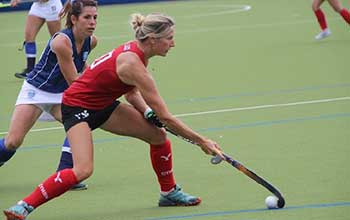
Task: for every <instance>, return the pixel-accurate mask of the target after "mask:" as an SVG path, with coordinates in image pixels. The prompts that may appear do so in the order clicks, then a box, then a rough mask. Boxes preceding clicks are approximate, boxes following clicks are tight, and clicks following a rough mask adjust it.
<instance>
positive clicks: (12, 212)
mask: <svg viewBox="0 0 350 220" xmlns="http://www.w3.org/2000/svg"><path fill="white" fill-rule="evenodd" d="M33 210H34V208H33V207H32V206H30V205H28V204H27V203H26V202H23V201H20V202H18V203H17V204H16V205H14V206H12V207H10V208H8V209H6V210H4V214H5V216H6V220H25V219H26V218H27V216H28V215H29V213H31V212H32V211H33Z"/></svg>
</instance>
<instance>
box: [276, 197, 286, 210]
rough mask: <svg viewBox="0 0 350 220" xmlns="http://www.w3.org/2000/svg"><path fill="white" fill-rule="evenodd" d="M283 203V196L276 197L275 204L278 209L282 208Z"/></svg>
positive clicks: (284, 202)
mask: <svg viewBox="0 0 350 220" xmlns="http://www.w3.org/2000/svg"><path fill="white" fill-rule="evenodd" d="M285 204H286V201H285V200H284V198H282V197H280V198H278V201H277V206H278V208H279V209H281V208H283V207H284V205H285Z"/></svg>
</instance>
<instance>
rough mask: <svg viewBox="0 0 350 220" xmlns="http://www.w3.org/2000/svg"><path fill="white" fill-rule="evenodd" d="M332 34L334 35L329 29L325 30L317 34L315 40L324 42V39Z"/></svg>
mask: <svg viewBox="0 0 350 220" xmlns="http://www.w3.org/2000/svg"><path fill="white" fill-rule="evenodd" d="M331 34H332V32H331V31H330V30H329V29H328V28H327V29H324V30H323V31H321V32H320V33H319V34H317V35H316V36H315V39H316V40H322V39H324V38H326V37H328V36H329V35H331Z"/></svg>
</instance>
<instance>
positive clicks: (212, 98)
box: [167, 83, 350, 104]
mask: <svg viewBox="0 0 350 220" xmlns="http://www.w3.org/2000/svg"><path fill="white" fill-rule="evenodd" d="M343 87H350V83H339V84H334V85H315V86H305V87H300V88H293V89H280V90H271V91H260V92H245V93H238V94H230V95H223V96H209V97H201V98H182V99H175V100H169V101H167V104H179V103H185V104H192V103H195V102H207V101H216V100H223V99H232V98H240V97H253V96H265V95H276V94H294V93H298V92H305V91H315V90H322V89H333V88H343Z"/></svg>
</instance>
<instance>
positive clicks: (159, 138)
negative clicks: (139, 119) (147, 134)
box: [150, 129, 167, 145]
mask: <svg viewBox="0 0 350 220" xmlns="http://www.w3.org/2000/svg"><path fill="white" fill-rule="evenodd" d="M166 140H167V133H166V131H165V130H164V129H157V134H156V135H154V136H152V138H151V140H150V144H155V145H158V144H164V143H165V141H166Z"/></svg>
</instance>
